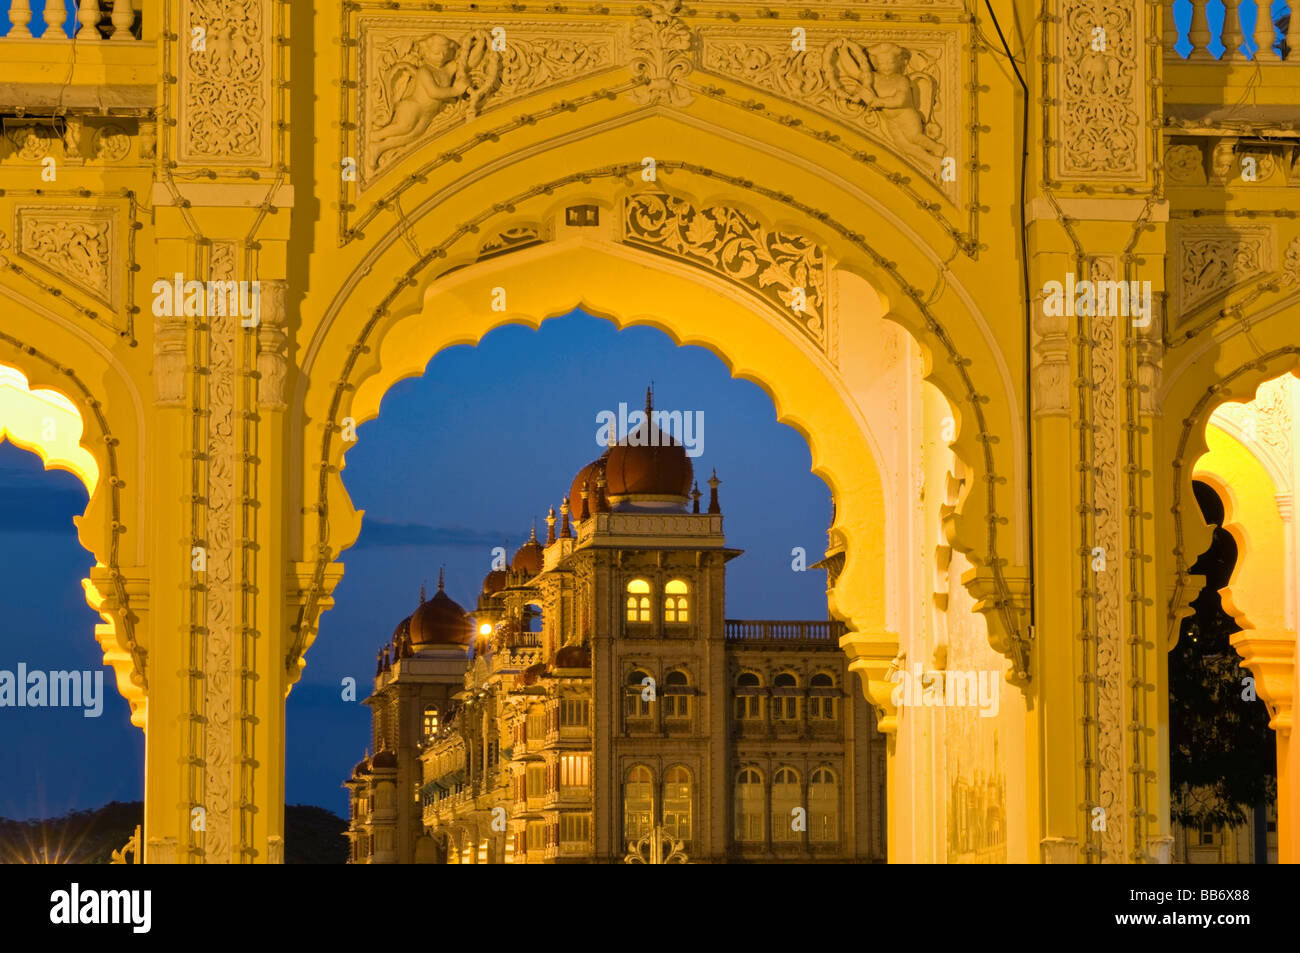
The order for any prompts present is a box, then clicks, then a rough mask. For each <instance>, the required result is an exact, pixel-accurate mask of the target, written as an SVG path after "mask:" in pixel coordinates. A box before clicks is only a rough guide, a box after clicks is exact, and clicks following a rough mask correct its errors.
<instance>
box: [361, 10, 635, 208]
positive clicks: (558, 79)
mask: <svg viewBox="0 0 1300 953" xmlns="http://www.w3.org/2000/svg"><path fill="white" fill-rule="evenodd" d="M440 26H441V31H440V32H430V30H429V25H428V21H427V20H415V21H411V20H399V21H394V20H392V19H391V18H371V19H367V20H364V21H362V24H361V27H360V34H361V47H362V50H363V52H362V60H361V66H360V71H359V72H360V85H361V88H362V89H363V90H364V91H365V92H364V94H363V96H362V98H361V100H360V103H359V107H358V108H359V111H360V115H359V119H358V128H359V129H360V130H361V134H360V138H361V142H360V145H359V150H360V153H361V156H362V158H361V160H360V165H361V172H362V178H363V184H365V180H366V179H368V178H373V176H374V175H375V174H376V173H377V172H379V171H381V170H382V169H384V168H386V167H387V166H389V165H392V164H393V163H394V162H396V161H398V160H400V159H401V158H402V157H403V156H404V155H406V154H408V153H409V152H410V151H411V150H412V149H414V148H415V147H416V146H418V145H419V144H420V143H423V142H425V141H428V140H430V139H433V138H435V137H436V136H438V135H439V134H441V133H442V132H444V131H446V130H448V129H450V128H453V127H455V126H457V125H459V124H461V123H464V122H467V121H469V120H471V119H473V118H475V117H476V116H478V115H479V114H480V112H482V111H483V110H484V109H487V108H492V107H495V106H500V105H502V104H504V103H506V102H509V101H510V100H512V99H515V98H518V97H519V96H521V95H524V94H526V93H529V92H532V91H534V90H538V89H542V88H545V87H547V86H552V85H555V84H557V83H562V82H566V81H568V80H572V79H577V78H580V77H586V76H589V75H591V74H592V73H594V72H599V71H600V70H603V69H611V68H613V66H614V65H615V62H616V60H617V56H616V50H615V45H616V38H615V36H614V34H613V32H612V31H611V30H610V28H609V27H603V28H599V27H598V28H594V29H593V30H591V31H590V32H587V31H584V32H583V33H581V34H578V35H575V34H574V33H573V31H567V32H564V31H560V30H557V29H556V27H555V26H554V24H549V23H542V22H537V23H533V22H527V23H520V24H516V25H513V26H512V27H511V28H510V34H509V41H508V42H507V43H506V45H505V49H504V50H494V49H493V48H492V37H491V35H490V34H489V33H488V32H487V31H486V30H484V29H483V28H482V26H481V22H480V21H473V20H454V21H440Z"/></svg>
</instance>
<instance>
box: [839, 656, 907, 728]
mask: <svg viewBox="0 0 1300 953" xmlns="http://www.w3.org/2000/svg"><path fill="white" fill-rule="evenodd" d="M840 648H841V649H843V650H844V653H845V654H846V655H847V656H848V658H849V671H850V672H857V673H858V675H860V676H861V677H862V689H863V693H864V694H865V696H866V699H867V701H869V702H871V704H872V705H873V706H875V709H876V727H877V728H878V729H879V730H880V732H881V733H882V734H886V735H892V734H895V733H896V732H897V731H898V706H897V705H895V704H894V699H893V696H894V689H895V687H896V685H897V683H895V682H893V681H891V680H890V676H891V675H893V674H894V672H895V671H897V670H898V665H897V660H898V635H897V633H894V632H875V633H868V632H849V633H847V634H845V635H843V636H841V637H840Z"/></svg>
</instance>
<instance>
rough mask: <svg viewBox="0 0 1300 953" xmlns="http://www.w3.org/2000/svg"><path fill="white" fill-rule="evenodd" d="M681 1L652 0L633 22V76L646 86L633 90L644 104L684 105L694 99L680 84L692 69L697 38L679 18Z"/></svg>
mask: <svg viewBox="0 0 1300 953" xmlns="http://www.w3.org/2000/svg"><path fill="white" fill-rule="evenodd" d="M681 9H682V0H651V3H650V8H649V9H648V10H647V11H646V12H645V13H644V14H643V15H642V16H641V18H640V19H638V20H637V21H636V22H635V23H633V24H632V52H633V56H632V62H631V67H632V75H633V76H635V77H637V78H638V79H640V80H641V81H642V83H643V84H644V85H642V86H639V87H638V88H636V89H634V90H633V91H632V99H633V100H634V101H636V102H638V103H640V104H642V105H646V106H648V105H655V104H658V103H663V104H666V105H669V106H685V105H688V104H689V103H690V102H691V101H692V99H693V98H694V97H693V96H691V93H690V90H688V89H686V88H685V87H684V86H682V85H681V83H682V80H683V79H685V78H686V76H687V75H689V73H690V72H691V68H692V65H693V64H692V62H691V51H692V50H693V48H694V46H695V43H694V37H693V36H692V34H691V30H690V27H688V26H687V25H686V24H685V23H684V22H683V21H682V20H681V18H680V17H678V16H677V14H678V13H680V12H681Z"/></svg>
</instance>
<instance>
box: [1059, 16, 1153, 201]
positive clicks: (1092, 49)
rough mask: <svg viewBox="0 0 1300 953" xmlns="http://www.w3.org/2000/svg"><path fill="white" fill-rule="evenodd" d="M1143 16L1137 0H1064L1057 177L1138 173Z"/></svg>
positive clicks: (1143, 150) (1142, 164) (1142, 146)
mask: <svg viewBox="0 0 1300 953" xmlns="http://www.w3.org/2000/svg"><path fill="white" fill-rule="evenodd" d="M1143 15H1144V13H1143V8H1142V7H1140V5H1139V4H1138V3H1137V0H1064V2H1063V4H1062V8H1061V13H1060V27H1059V29H1058V49H1059V50H1060V58H1059V64H1058V66H1057V88H1058V90H1059V94H1058V96H1057V99H1058V100H1059V105H1058V106H1057V122H1058V125H1059V129H1060V135H1059V137H1058V138H1059V139H1060V140H1061V142H1060V143H1059V144H1058V146H1057V148H1056V150H1055V152H1056V169H1057V175H1058V176H1060V177H1061V178H1074V179H1078V178H1083V179H1121V180H1137V179H1142V178H1144V177H1145V175H1146V161H1147V160H1146V154H1147V143H1146V138H1145V135H1144V133H1143V130H1144V129H1145V128H1146V124H1145V122H1144V113H1145V109H1144V105H1143V97H1144V96H1145V95H1146V72H1145V71H1146V66H1145V63H1146V56H1147V51H1146V47H1145V42H1144V41H1145V30H1144V29H1143V27H1142V21H1141V17H1142V16H1143ZM1099 31H1100V32H1099Z"/></svg>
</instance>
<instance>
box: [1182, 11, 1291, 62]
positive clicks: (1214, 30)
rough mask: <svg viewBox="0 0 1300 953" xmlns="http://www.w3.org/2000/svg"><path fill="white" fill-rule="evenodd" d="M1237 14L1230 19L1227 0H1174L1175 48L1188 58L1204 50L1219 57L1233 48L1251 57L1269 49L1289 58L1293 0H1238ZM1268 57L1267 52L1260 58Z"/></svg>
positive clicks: (1281, 57) (1278, 55) (1235, 12)
mask: <svg viewBox="0 0 1300 953" xmlns="http://www.w3.org/2000/svg"><path fill="white" fill-rule="evenodd" d="M1233 13H1234V16H1233V18H1232V21H1229V18H1228V7H1227V5H1226V4H1225V3H1224V0H1201V2H1199V3H1196V2H1193V0H1173V4H1172V17H1171V19H1172V21H1173V32H1174V34H1175V36H1176V40H1175V41H1174V43H1173V49H1174V51H1175V52H1176V53H1177V54H1178V55H1179V56H1180V57H1182V58H1183V59H1188V58H1189V57H1191V55H1192V54H1193V53H1194V52H1195V51H1196V50H1198V49H1204V50H1206V51H1207V52H1209V54H1210V55H1211V56H1213V57H1214V58H1215V59H1216V60H1217V59H1222V58H1223V55H1224V54H1225V53H1227V52H1228V51H1229V50H1230V49H1233V50H1235V51H1236V52H1237V53H1240V54H1241V55H1242V56H1243V57H1245V58H1246V59H1247V60H1255V58H1256V54H1258V53H1259V52H1260V50H1261V49H1268V50H1270V51H1271V53H1272V57H1271V58H1276V59H1277V60H1286V58H1287V56H1288V55H1289V54H1290V53H1291V44H1290V42H1289V40H1290V39H1291V38H1292V37H1291V4H1290V2H1289V0H1272V3H1268V0H1263V2H1261V0H1237V2H1236V5H1235V7H1234V10H1233ZM1261 14H1263V15H1262V16H1261ZM1268 58H1270V57H1269V56H1268V55H1267V54H1266V55H1265V56H1261V57H1260V59H1261V60H1266V59H1268Z"/></svg>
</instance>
